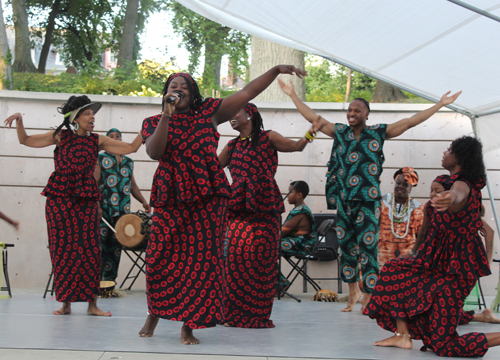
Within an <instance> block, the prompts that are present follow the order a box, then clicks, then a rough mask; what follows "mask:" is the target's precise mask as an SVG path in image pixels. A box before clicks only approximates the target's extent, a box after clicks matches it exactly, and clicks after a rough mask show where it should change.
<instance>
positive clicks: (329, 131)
mask: <svg viewBox="0 0 500 360" xmlns="http://www.w3.org/2000/svg"><path fill="white" fill-rule="evenodd" d="M278 83H279V85H280V86H281V90H283V92H284V93H285V94H287V95H288V96H290V98H291V99H292V101H293V103H294V104H295V107H296V108H297V110H299V112H300V114H301V115H302V116H303V117H304V119H306V120H307V121H309V122H310V123H311V124H313V125H314V126H315V127H316V128H318V129H321V130H320V131H321V132H322V133H323V134H325V135H327V136H330V137H332V138H334V137H335V124H332V123H331V122H329V121H328V120H326V119H324V118H323V117H321V116H319V115H318V114H316V113H315V112H314V110H313V109H311V108H310V107H309V106H307V105H306V104H305V103H304V102H303V101H302V100H300V99H299V97H298V96H297V94H296V93H295V88H294V87H293V84H292V82H291V81H290V85H287V84H285V83H284V82H283V81H281V79H278Z"/></svg>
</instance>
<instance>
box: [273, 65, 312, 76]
mask: <svg viewBox="0 0 500 360" xmlns="http://www.w3.org/2000/svg"><path fill="white" fill-rule="evenodd" d="M278 70H279V71H280V74H290V75H297V76H298V77H299V78H300V79H302V76H307V72H306V71H304V70H302V69H298V68H296V67H295V66H293V65H278Z"/></svg>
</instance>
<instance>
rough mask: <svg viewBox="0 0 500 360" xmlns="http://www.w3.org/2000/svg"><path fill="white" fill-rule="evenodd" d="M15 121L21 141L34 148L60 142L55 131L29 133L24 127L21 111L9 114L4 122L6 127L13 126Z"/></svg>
mask: <svg viewBox="0 0 500 360" xmlns="http://www.w3.org/2000/svg"><path fill="white" fill-rule="evenodd" d="M14 121H16V130H17V137H18V139H19V143H21V144H23V145H25V146H28V147H32V148H43V147H47V146H50V145H58V144H59V139H60V137H59V135H56V136H55V137H54V131H49V132H46V133H44V134H37V135H28V134H27V133H26V129H25V128H24V124H23V116H22V115H21V113H15V114H13V115H11V116H9V117H8V118H7V119H5V121H4V124H5V126H6V127H7V126H8V127H9V128H11V127H12V123H13V122H14Z"/></svg>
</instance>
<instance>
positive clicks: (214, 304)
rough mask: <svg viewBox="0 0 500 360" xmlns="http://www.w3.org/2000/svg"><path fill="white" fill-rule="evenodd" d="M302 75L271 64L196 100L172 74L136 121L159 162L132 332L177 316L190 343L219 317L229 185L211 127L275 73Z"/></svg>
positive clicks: (187, 79)
mask: <svg viewBox="0 0 500 360" xmlns="http://www.w3.org/2000/svg"><path fill="white" fill-rule="evenodd" d="M280 73H281V74H297V75H298V76H299V77H300V76H301V75H303V74H305V73H304V72H303V71H302V70H298V69H296V68H295V67H294V66H289V65H279V66H276V67H274V68H272V69H271V70H269V71H268V72H266V73H265V74H263V75H261V76H260V77H258V78H256V79H255V80H253V81H251V82H250V83H249V84H247V85H246V86H245V87H244V88H243V89H242V90H240V91H238V92H237V93H235V94H232V95H230V96H228V97H227V98H225V99H212V98H208V99H205V100H204V99H203V98H202V97H201V95H200V92H199V90H198V85H197V83H196V81H195V80H194V79H193V78H192V77H191V76H190V75H189V74H186V73H176V74H172V75H171V76H170V77H169V78H168V79H167V82H166V84H165V87H164V89H163V110H162V112H161V114H158V115H155V116H152V117H150V118H147V119H145V120H144V122H143V127H142V129H143V130H142V135H143V142H145V144H146V151H147V153H148V155H149V156H150V157H151V158H152V159H155V160H159V165H158V169H157V171H156V173H155V175H154V179H153V186H152V189H151V202H150V204H151V206H153V207H154V212H153V218H152V219H153V224H152V226H151V234H150V241H149V244H148V247H147V250H146V253H147V255H146V262H147V266H146V289H147V297H148V317H147V319H146V323H145V324H144V326H143V328H142V329H141V330H140V332H139V336H141V337H149V336H152V335H153V333H154V330H155V328H156V325H157V323H158V319H159V318H163V319H168V320H175V321H181V322H182V323H183V325H182V327H181V342H182V343H183V344H185V345H194V344H198V343H199V340H198V339H197V338H195V337H194V336H193V330H194V329H203V328H207V327H213V326H215V325H216V324H222V323H223V322H224V306H223V297H224V296H223V295H224V286H225V279H224V259H223V256H222V250H223V249H222V239H223V236H224V233H225V231H226V224H227V220H226V219H227V216H226V215H227V203H228V198H229V196H230V192H229V184H228V182H227V179H226V176H225V174H224V171H223V170H222V167H221V165H220V162H219V158H218V157H217V152H216V150H217V145H218V142H219V137H220V134H219V133H218V132H217V126H218V125H220V124H222V123H224V122H226V121H228V120H230V119H232V118H233V117H234V116H235V115H236V114H237V113H238V111H239V110H240V109H241V108H242V107H243V106H244V105H245V104H246V103H247V102H248V101H249V100H251V99H252V98H254V97H255V96H257V95H258V94H260V93H261V92H262V91H264V90H265V89H266V88H267V87H268V86H269V85H270V84H271V83H272V82H273V81H274V79H275V78H276V77H277V76H278V75H279V74H280Z"/></svg>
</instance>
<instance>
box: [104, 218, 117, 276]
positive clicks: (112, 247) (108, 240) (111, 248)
mask: <svg viewBox="0 0 500 360" xmlns="http://www.w3.org/2000/svg"><path fill="white" fill-rule="evenodd" d="M118 219H119V217H114V218H112V219H111V220H108V219H106V221H107V222H109V224H110V225H111V226H113V227H115V225H116V222H117V221H118ZM99 234H100V235H101V251H102V260H101V261H102V266H101V281H116V278H117V276H118V266H119V265H120V257H121V255H122V246H121V244H120V243H119V242H118V240H117V239H116V236H115V233H114V232H113V230H111V229H110V228H109V227H108V225H106V224H105V223H104V221H102V220H101V224H100V227H99Z"/></svg>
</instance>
